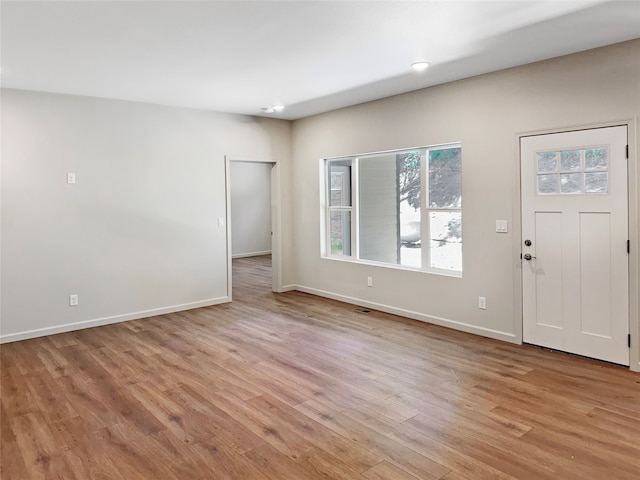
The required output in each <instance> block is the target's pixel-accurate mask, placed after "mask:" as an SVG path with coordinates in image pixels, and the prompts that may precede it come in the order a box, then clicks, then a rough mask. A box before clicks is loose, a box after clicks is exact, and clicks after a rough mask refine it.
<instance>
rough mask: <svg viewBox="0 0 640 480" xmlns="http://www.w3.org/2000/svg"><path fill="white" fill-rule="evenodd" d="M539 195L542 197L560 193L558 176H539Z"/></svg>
mask: <svg viewBox="0 0 640 480" xmlns="http://www.w3.org/2000/svg"><path fill="white" fill-rule="evenodd" d="M538 193H539V194H542V195H545V194H547V195H548V194H553V193H558V174H557V173H556V174H553V175H538Z"/></svg>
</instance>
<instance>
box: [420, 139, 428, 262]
mask: <svg viewBox="0 0 640 480" xmlns="http://www.w3.org/2000/svg"><path fill="white" fill-rule="evenodd" d="M427 152H428V150H427V149H424V148H423V149H422V150H420V256H421V261H420V268H421V269H422V270H426V269H427V268H429V265H430V263H429V262H430V253H429V250H430V242H429V213H428V210H427V206H428V205H429V203H428V202H429V185H428V182H429V162H428V160H427V159H428V155H427Z"/></svg>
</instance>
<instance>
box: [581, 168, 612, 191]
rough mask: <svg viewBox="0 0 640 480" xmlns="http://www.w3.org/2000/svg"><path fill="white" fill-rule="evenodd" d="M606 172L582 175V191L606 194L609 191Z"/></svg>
mask: <svg viewBox="0 0 640 480" xmlns="http://www.w3.org/2000/svg"><path fill="white" fill-rule="evenodd" d="M608 180H609V179H608V174H607V172H594V173H585V174H584V191H585V192H586V193H607V192H608V190H609V181H608Z"/></svg>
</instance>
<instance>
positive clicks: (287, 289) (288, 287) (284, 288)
mask: <svg viewBox="0 0 640 480" xmlns="http://www.w3.org/2000/svg"><path fill="white" fill-rule="evenodd" d="M299 289H300V287H299V286H298V285H283V286H282V289H281V290H280V293H285V292H293V291H294V290H299ZM300 291H302V290H300Z"/></svg>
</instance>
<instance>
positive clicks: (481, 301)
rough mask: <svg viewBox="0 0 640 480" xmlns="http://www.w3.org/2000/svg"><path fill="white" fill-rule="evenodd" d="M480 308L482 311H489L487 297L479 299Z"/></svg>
mask: <svg viewBox="0 0 640 480" xmlns="http://www.w3.org/2000/svg"><path fill="white" fill-rule="evenodd" d="M478 308H479V309H480V310H486V309H487V299H486V298H485V297H478Z"/></svg>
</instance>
